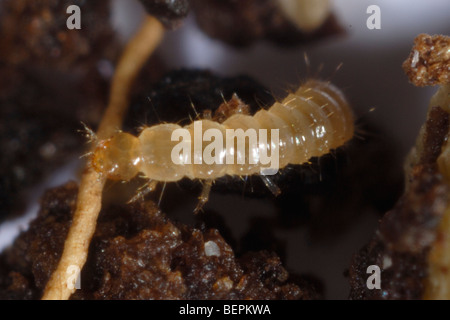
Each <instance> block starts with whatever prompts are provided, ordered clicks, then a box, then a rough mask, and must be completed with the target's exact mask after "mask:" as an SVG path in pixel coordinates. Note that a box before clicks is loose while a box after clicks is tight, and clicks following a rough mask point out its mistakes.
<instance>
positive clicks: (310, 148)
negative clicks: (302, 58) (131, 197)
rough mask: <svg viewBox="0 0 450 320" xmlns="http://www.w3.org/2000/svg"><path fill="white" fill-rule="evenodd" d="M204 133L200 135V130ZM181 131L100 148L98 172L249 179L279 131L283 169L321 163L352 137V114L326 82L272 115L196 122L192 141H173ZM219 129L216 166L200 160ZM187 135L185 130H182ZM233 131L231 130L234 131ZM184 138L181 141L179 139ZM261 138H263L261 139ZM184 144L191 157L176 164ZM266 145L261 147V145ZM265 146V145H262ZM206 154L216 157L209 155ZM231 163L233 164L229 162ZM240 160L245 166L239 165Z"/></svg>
mask: <svg viewBox="0 0 450 320" xmlns="http://www.w3.org/2000/svg"><path fill="white" fill-rule="evenodd" d="M200 126H201V130H200V131H199V130H198V129H199V127H200ZM176 129H181V127H180V126H179V125H177V124H172V123H167V124H159V125H156V126H152V127H148V128H145V129H144V130H143V131H142V132H141V133H140V135H139V137H135V136H133V135H131V134H128V133H125V132H119V133H117V134H115V135H114V136H113V137H112V138H111V139H108V140H105V141H102V142H101V143H99V145H98V147H97V149H96V151H95V152H94V155H93V157H92V159H91V163H92V165H93V166H94V167H95V168H96V170H97V171H99V172H103V173H105V174H106V175H107V176H108V177H109V178H111V179H116V180H129V179H131V178H132V177H133V176H134V175H136V174H137V173H138V172H142V173H143V174H144V175H145V176H146V177H147V178H150V179H152V180H157V181H167V182H170V181H178V180H180V179H182V178H183V177H188V178H190V179H216V178H219V177H222V176H224V175H225V174H229V175H251V174H256V173H260V171H261V163H260V162H258V161H257V162H256V164H251V162H250V161H249V157H250V154H253V155H254V156H255V159H258V157H259V156H260V152H259V151H260V150H261V148H262V149H263V150H264V149H266V150H268V154H269V153H271V152H272V150H273V149H274V146H272V145H271V137H270V134H271V129H278V134H279V144H278V151H279V163H278V166H279V168H283V167H285V166H286V165H287V164H302V163H305V162H307V161H308V160H309V159H310V158H312V157H320V156H322V155H324V154H326V153H329V152H330V151H331V150H333V149H336V148H338V147H340V146H341V145H343V144H344V143H345V142H346V141H347V140H349V139H351V138H352V137H353V130H354V124H353V114H352V111H351V109H350V107H349V105H348V103H347V101H346V100H345V98H344V96H343V94H342V92H341V91H340V90H339V89H337V88H336V87H335V86H333V85H332V84H330V83H328V82H322V81H317V80H310V81H308V82H306V83H305V84H304V85H302V86H301V87H300V88H299V89H298V90H297V91H296V92H294V93H291V94H289V95H288V96H287V97H286V98H285V99H283V100H282V101H281V102H276V103H275V104H273V105H272V106H271V107H270V108H269V109H268V110H264V109H261V110H259V111H258V112H256V114H255V115H253V116H251V115H246V114H234V115H232V116H231V117H229V118H228V119H226V120H225V121H224V122H223V123H219V122H216V121H212V120H206V119H203V120H197V121H194V122H192V123H191V124H189V125H188V126H186V127H185V129H187V131H189V134H188V136H189V138H187V139H180V140H178V141H177V140H176V139H175V141H172V134H173V132H174V131H175V130H176ZM195 129H197V131H199V132H200V137H201V138H200V140H202V143H201V145H202V147H201V149H200V150H196V143H195V139H196V137H197V138H198V132H197V136H196V134H195ZM208 129H216V132H220V133H221V135H219V136H220V137H221V139H223V141H222V145H223V147H224V149H223V150H222V151H221V152H220V153H219V154H217V155H215V156H217V159H216V160H218V161H213V162H210V163H206V159H202V158H201V157H202V155H203V154H205V149H207V148H211V146H210V144H211V143H210V142H208V141H209V140H211V141H212V140H213V139H214V138H212V137H209V140H208V133H207V134H206V136H205V132H206V131H207V130H208ZM227 129H234V130H238V129H241V130H242V132H245V131H247V130H248V129H254V130H255V131H256V132H258V133H259V132H260V131H259V129H265V130H264V131H265V132H266V133H267V139H262V140H259V139H258V144H256V145H255V144H252V143H250V138H248V139H247V138H246V139H241V140H240V141H241V143H243V144H245V147H243V148H242V146H240V147H239V146H238V142H237V140H233V143H227V133H226V131H227ZM184 131H185V132H186V130H184ZM231 131H233V130H231ZM178 138H180V137H178ZM259 138H261V137H259ZM181 140H183V141H184V142H185V143H186V144H187V145H189V148H190V151H191V152H190V155H189V156H186V154H185V153H183V152H181V153H179V155H178V156H177V157H178V161H177V162H178V164H175V163H174V161H173V159H172V151H173V150H174V148H175V147H176V146H177V145H178V146H179V142H180V141H181ZM261 141H263V142H261ZM264 141H265V142H264ZM206 151H209V153H208V152H206V154H212V152H211V150H206ZM227 157H228V158H233V161H232V162H231V161H229V160H230V159H227ZM238 159H240V160H241V161H240V162H239V161H238Z"/></svg>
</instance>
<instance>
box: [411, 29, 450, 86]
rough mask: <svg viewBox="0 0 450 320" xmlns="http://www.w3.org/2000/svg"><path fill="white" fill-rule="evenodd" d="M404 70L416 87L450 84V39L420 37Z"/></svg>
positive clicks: (435, 36)
mask: <svg viewBox="0 0 450 320" xmlns="http://www.w3.org/2000/svg"><path fill="white" fill-rule="evenodd" d="M403 70H404V71H405V73H406V75H407V76H408V78H409V81H411V83H412V84H414V85H416V86H420V87H423V86H433V85H437V84H441V85H442V84H448V83H450V37H448V36H444V35H433V36H430V35H428V34H420V35H418V36H417V37H416V39H415V40H414V47H413V48H412V50H411V53H410V55H409V57H408V58H407V59H406V60H405V62H404V63H403Z"/></svg>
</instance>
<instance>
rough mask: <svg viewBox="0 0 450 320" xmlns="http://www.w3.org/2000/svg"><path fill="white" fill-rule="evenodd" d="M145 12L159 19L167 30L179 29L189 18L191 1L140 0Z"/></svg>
mask: <svg viewBox="0 0 450 320" xmlns="http://www.w3.org/2000/svg"><path fill="white" fill-rule="evenodd" d="M140 2H141V3H142V5H143V6H144V8H145V10H146V11H147V12H148V13H149V14H151V15H153V16H155V17H157V18H158V19H159V20H160V21H161V22H162V23H163V24H164V25H165V26H166V27H167V28H170V29H174V28H176V27H178V26H179V25H180V24H181V22H182V20H183V19H184V18H185V17H186V16H187V14H188V13H189V9H190V0H175V1H174V0H140Z"/></svg>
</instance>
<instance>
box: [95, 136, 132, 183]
mask: <svg viewBox="0 0 450 320" xmlns="http://www.w3.org/2000/svg"><path fill="white" fill-rule="evenodd" d="M91 165H92V166H93V168H94V169H95V170H96V171H97V172H100V173H102V174H105V175H106V176H107V178H108V179H111V180H123V181H127V180H130V179H131V178H133V177H134V176H135V175H136V174H137V173H138V172H139V171H140V165H141V148H140V142H139V139H137V138H136V137H135V136H133V135H131V134H129V133H125V132H119V133H116V134H115V135H114V136H113V137H112V138H110V139H107V140H103V141H101V142H100V143H99V144H98V146H97V148H96V149H95V150H94V153H93V155H92V157H91Z"/></svg>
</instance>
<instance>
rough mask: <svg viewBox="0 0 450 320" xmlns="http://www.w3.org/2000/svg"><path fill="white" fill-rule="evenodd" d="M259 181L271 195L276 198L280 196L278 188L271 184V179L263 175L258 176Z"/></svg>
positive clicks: (273, 183)
mask: <svg viewBox="0 0 450 320" xmlns="http://www.w3.org/2000/svg"><path fill="white" fill-rule="evenodd" d="M260 177H261V180H262V181H263V182H264V184H265V185H266V187H267V189H269V190H270V192H272V194H273V195H274V196H275V197H277V196H279V195H280V193H281V190H280V188H279V187H278V186H277V185H276V184H275V182H273V180H272V179H270V178H269V177H268V176H265V175H263V174H262V175H260Z"/></svg>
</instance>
